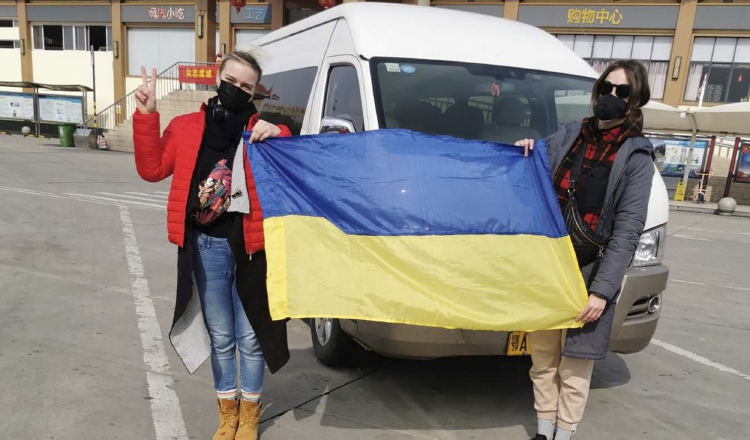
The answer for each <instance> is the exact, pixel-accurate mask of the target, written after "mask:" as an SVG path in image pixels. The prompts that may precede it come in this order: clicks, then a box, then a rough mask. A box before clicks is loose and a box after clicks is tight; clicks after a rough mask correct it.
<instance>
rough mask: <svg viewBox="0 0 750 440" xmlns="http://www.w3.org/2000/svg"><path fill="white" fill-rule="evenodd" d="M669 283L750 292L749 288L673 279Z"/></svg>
mask: <svg viewBox="0 0 750 440" xmlns="http://www.w3.org/2000/svg"><path fill="white" fill-rule="evenodd" d="M669 282H670V283H680V284H692V285H693V286H709V287H717V288H719V289H729V290H739V291H741V292H750V289H749V288H747V287H740V286H732V285H727V286H722V285H719V284H707V283H697V282H695V281H685V280H676V279H671V280H669Z"/></svg>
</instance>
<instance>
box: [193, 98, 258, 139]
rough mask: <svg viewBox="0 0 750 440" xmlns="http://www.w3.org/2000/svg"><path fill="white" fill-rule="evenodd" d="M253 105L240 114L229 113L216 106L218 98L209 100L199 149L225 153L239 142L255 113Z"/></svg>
mask: <svg viewBox="0 0 750 440" xmlns="http://www.w3.org/2000/svg"><path fill="white" fill-rule="evenodd" d="M257 112H258V111H257V110H256V109H255V105H252V104H251V105H250V107H249V108H248V109H247V110H245V111H243V112H240V113H230V112H228V111H225V110H224V108H223V107H222V106H221V105H218V98H211V99H210V100H209V101H208V107H207V108H206V129H205V130H204V131H203V142H202V145H201V148H210V149H212V150H216V151H226V150H227V149H228V148H231V147H236V146H237V144H239V142H240V137H241V136H242V132H243V131H245V127H246V126H247V123H248V121H249V120H250V118H251V117H252V116H253V115H254V114H255V113H257Z"/></svg>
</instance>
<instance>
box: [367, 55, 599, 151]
mask: <svg viewBox="0 0 750 440" xmlns="http://www.w3.org/2000/svg"><path fill="white" fill-rule="evenodd" d="M372 66H373V67H372V76H373V81H374V89H375V99H376V106H377V110H378V120H379V126H380V127H381V128H402V129H408V130H413V131H419V132H422V133H427V134H438V135H449V136H454V137H460V138H464V139H478V140H487V141H494V142H502V143H513V142H516V141H517V140H519V139H524V138H533V139H541V138H546V137H548V136H550V135H552V134H554V133H555V132H556V131H557V130H558V129H559V128H560V127H561V126H563V125H564V124H566V123H568V122H570V121H574V120H581V119H583V118H585V117H587V116H590V115H591V111H590V109H591V89H592V87H593V85H594V80H593V79H590V78H578V77H569V76H564V75H556V74H550V73H537V72H532V71H528V70H524V69H517V68H509V67H500V66H486V65H475V64H463V63H448V62H432V61H428V62H426V61H416V60H415V61H413V62H412V61H411V60H408V61H407V60H385V59H374V60H373V61H372Z"/></svg>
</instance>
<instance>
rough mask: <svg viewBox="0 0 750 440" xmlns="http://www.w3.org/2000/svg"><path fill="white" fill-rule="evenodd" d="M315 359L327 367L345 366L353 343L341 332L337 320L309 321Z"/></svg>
mask: <svg viewBox="0 0 750 440" xmlns="http://www.w3.org/2000/svg"><path fill="white" fill-rule="evenodd" d="M310 335H311V336H312V344H313V350H314V351H315V357H317V358H318V360H319V361H320V362H321V363H322V364H324V365H326V366H328V367H333V368H335V367H342V366H345V365H346V364H347V361H348V360H349V359H350V355H351V354H352V352H353V349H354V341H352V338H350V337H349V336H348V335H346V334H345V333H344V332H343V331H342V330H341V324H340V323H339V320H338V319H329V318H315V319H311V320H310Z"/></svg>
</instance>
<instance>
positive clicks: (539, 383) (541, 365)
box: [529, 330, 594, 431]
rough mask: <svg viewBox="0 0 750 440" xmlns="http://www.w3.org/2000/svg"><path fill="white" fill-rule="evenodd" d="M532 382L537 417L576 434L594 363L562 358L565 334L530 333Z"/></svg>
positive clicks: (560, 332)
mask: <svg viewBox="0 0 750 440" xmlns="http://www.w3.org/2000/svg"><path fill="white" fill-rule="evenodd" d="M529 342H530V345H531V360H532V362H533V363H534V364H533V365H532V367H531V372H530V374H529V375H530V376H531V381H532V382H533V383H534V408H535V409H536V411H537V417H538V418H540V419H544V420H552V423H557V426H558V427H559V428H562V429H565V430H567V431H575V430H576V429H577V428H578V423H579V422H580V421H581V419H582V418H583V410H584V409H585V408H586V400H587V399H588V397H589V387H590V386H591V372H592V371H593V369H594V361H592V360H588V359H578V358H571V357H567V356H562V354H561V350H562V346H563V344H564V343H565V332H563V331H562V330H546V331H539V332H533V333H530V334H529Z"/></svg>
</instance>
